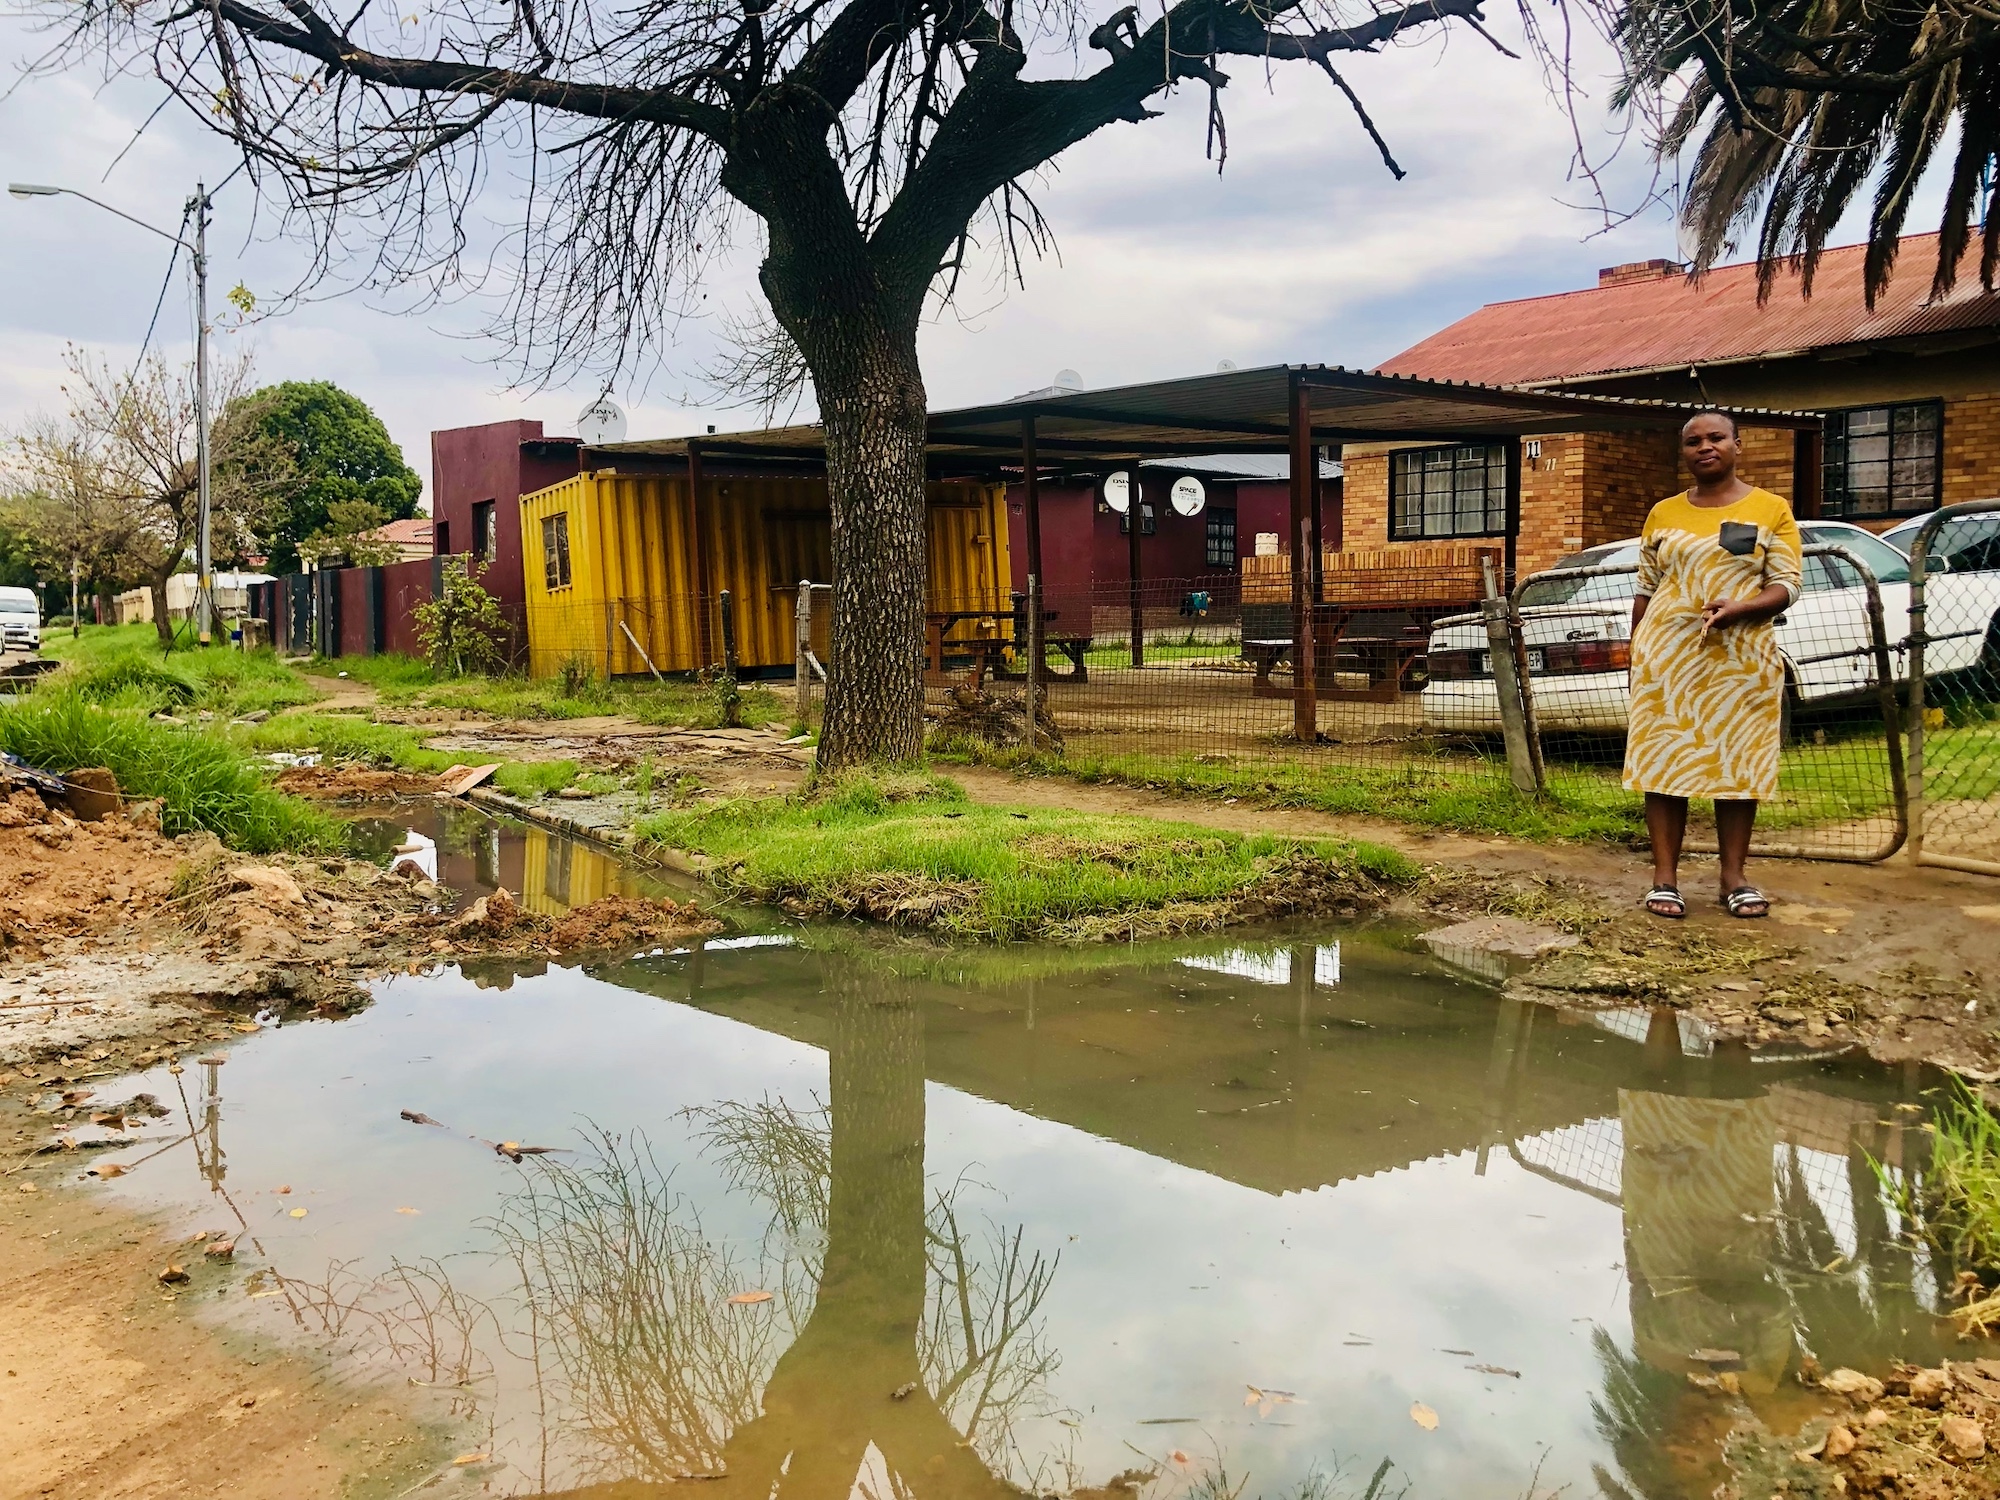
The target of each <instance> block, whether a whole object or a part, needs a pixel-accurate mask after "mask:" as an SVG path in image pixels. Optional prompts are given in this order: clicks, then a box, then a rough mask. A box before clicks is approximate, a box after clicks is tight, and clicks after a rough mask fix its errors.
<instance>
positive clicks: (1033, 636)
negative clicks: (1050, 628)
mask: <svg viewBox="0 0 2000 1500" xmlns="http://www.w3.org/2000/svg"><path fill="white" fill-rule="evenodd" d="M1041 646H1042V580H1041V579H1040V578H1039V577H1038V576H1037V575H1035V574H1033V573H1030V574H1029V575H1028V663H1027V686H1026V688H1025V689H1023V692H1022V696H1023V698H1024V699H1025V706H1026V708H1027V710H1028V749H1029V750H1031V751H1032V750H1035V749H1038V748H1039V747H1040V745H1041V742H1042V730H1041V712H1042V651H1041Z"/></svg>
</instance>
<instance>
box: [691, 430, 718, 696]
mask: <svg viewBox="0 0 2000 1500" xmlns="http://www.w3.org/2000/svg"><path fill="white" fill-rule="evenodd" d="M687 451H688V557H689V559H690V561H692V562H693V564H694V592H695V601H694V634H695V666H696V667H697V668H699V669H706V668H708V667H712V666H714V665H715V641H714V633H713V626H712V622H711V621H710V620H709V617H708V612H709V606H710V605H711V604H712V603H713V602H714V601H713V600H711V599H710V598H709V596H708V585H709V578H708V548H707V546H706V545H705V544H704V542H703V539H702V534H701V517H702V506H701V489H702V474H701V449H700V448H699V447H698V446H696V445H695V444H694V443H692V442H690V443H689V444H688V445H687Z"/></svg>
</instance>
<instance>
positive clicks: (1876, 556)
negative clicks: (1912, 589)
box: [1799, 526, 1910, 583]
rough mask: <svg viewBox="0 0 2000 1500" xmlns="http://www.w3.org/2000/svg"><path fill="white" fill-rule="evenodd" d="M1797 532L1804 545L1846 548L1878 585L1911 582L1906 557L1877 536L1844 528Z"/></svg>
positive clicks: (1807, 529) (1812, 529)
mask: <svg viewBox="0 0 2000 1500" xmlns="http://www.w3.org/2000/svg"><path fill="white" fill-rule="evenodd" d="M1799 530H1800V533H1801V535H1803V536H1804V537H1805V540H1806V545H1807V546H1811V545H1813V544H1814V543H1815V542H1817V543H1823V544H1825V545H1827V546H1833V547H1845V548H1846V549H1847V550H1848V551H1849V552H1852V553H1853V554H1854V555H1855V556H1856V557H1858V558H1860V559H1861V560H1862V561H1863V562H1864V563H1866V564H1867V565H1868V571H1869V572H1871V573H1873V574H1874V575H1875V581H1876V582H1877V583H1908V582H1909V581H1910V560H1909V558H1908V557H1906V556H1905V555H1904V554H1903V553H1902V552H1900V551H1899V550H1897V549H1896V548H1894V547H1892V546H1890V545H1889V544H1888V543H1887V542H1885V541H1883V540H1882V539H1881V538H1880V537H1878V536H1874V535H1871V534H1870V533H1868V532H1866V531H1849V530H1848V529H1847V528H1846V527H1844V526H1802V527H1800V528H1799Z"/></svg>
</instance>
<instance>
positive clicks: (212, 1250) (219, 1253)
mask: <svg viewBox="0 0 2000 1500" xmlns="http://www.w3.org/2000/svg"><path fill="white" fill-rule="evenodd" d="M201 1253H202V1254H203V1255H206V1256H207V1257H208V1258H209V1259H210V1260H230V1259H233V1258H234V1257H235V1255H236V1241H234V1240H217V1241H215V1243H214V1244H212V1245H209V1246H207V1247H205V1248H204V1249H203V1250H202V1252H201Z"/></svg>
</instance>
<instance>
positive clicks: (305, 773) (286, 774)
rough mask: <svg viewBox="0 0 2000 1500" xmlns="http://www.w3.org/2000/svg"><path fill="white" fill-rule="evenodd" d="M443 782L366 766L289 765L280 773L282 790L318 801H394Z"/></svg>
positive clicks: (422, 793)
mask: <svg viewBox="0 0 2000 1500" xmlns="http://www.w3.org/2000/svg"><path fill="white" fill-rule="evenodd" d="M443 785H444V779H443V778H442V777H439V776H424V775H419V774H418V773H417V772H414V771H378V770H371V769H369V768H367V767H363V766H289V767H287V768H286V769H285V770H283V771H281V772H279V773H278V777H277V786H278V790H279V791H281V792H289V793H291V794H292V795H293V796H294V797H306V798H310V799H311V800H313V801H315V802H393V801H396V800H397V799H399V798H403V797H428V796H430V795H431V794H432V793H434V792H437V791H439V790H441V789H442V788H443Z"/></svg>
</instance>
